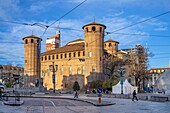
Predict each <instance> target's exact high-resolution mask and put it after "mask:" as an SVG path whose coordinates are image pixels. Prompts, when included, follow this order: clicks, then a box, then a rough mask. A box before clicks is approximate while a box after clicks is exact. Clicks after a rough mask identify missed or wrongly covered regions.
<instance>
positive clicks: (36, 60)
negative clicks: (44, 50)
mask: <svg viewBox="0 0 170 113" xmlns="http://www.w3.org/2000/svg"><path fill="white" fill-rule="evenodd" d="M23 40H24V75H27V76H26V77H27V78H25V86H26V87H30V86H31V85H35V80H36V79H37V78H40V49H41V41H42V39H41V38H39V37H36V36H34V35H32V36H27V37H24V38H23Z"/></svg>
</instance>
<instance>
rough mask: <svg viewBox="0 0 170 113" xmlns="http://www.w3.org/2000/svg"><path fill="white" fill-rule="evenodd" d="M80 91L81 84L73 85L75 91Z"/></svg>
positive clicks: (75, 83)
mask: <svg viewBox="0 0 170 113" xmlns="http://www.w3.org/2000/svg"><path fill="white" fill-rule="evenodd" d="M79 90H80V86H79V83H78V82H77V81H75V82H74V85H73V91H79Z"/></svg>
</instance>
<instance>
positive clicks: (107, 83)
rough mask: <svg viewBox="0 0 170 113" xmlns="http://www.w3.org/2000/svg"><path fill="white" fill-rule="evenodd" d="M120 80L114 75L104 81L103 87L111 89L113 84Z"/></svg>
mask: <svg viewBox="0 0 170 113" xmlns="http://www.w3.org/2000/svg"><path fill="white" fill-rule="evenodd" d="M118 82H119V79H118V78H117V77H115V76H113V77H111V78H110V79H109V80H107V81H104V82H103V84H102V88H103V89H108V90H111V89H112V86H114V85H116V84H117V83H118Z"/></svg>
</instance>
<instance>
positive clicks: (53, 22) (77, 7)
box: [41, 0, 87, 38]
mask: <svg viewBox="0 0 170 113" xmlns="http://www.w3.org/2000/svg"><path fill="white" fill-rule="evenodd" d="M86 1H87V0H84V1H82V2H81V3H80V4H78V5H77V6H76V7H74V8H73V9H71V10H70V11H68V12H67V13H65V14H64V15H63V16H61V17H60V18H58V19H57V20H56V21H54V22H53V23H51V24H50V25H49V26H46V28H45V30H44V32H43V34H42V36H41V38H42V37H43V36H44V34H45V33H46V31H47V29H48V28H49V27H51V26H52V25H53V24H55V23H56V22H58V21H59V20H61V19H62V18H64V17H65V16H66V15H68V14H69V13H71V12H72V11H74V10H75V9H76V8H78V7H79V6H81V5H82V4H83V3H85V2H86Z"/></svg>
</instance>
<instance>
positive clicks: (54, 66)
mask: <svg viewBox="0 0 170 113" xmlns="http://www.w3.org/2000/svg"><path fill="white" fill-rule="evenodd" d="M49 68H50V71H51V72H53V75H52V80H53V93H55V83H56V81H55V72H57V70H58V65H54V62H53V64H52V65H50V66H49Z"/></svg>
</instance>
